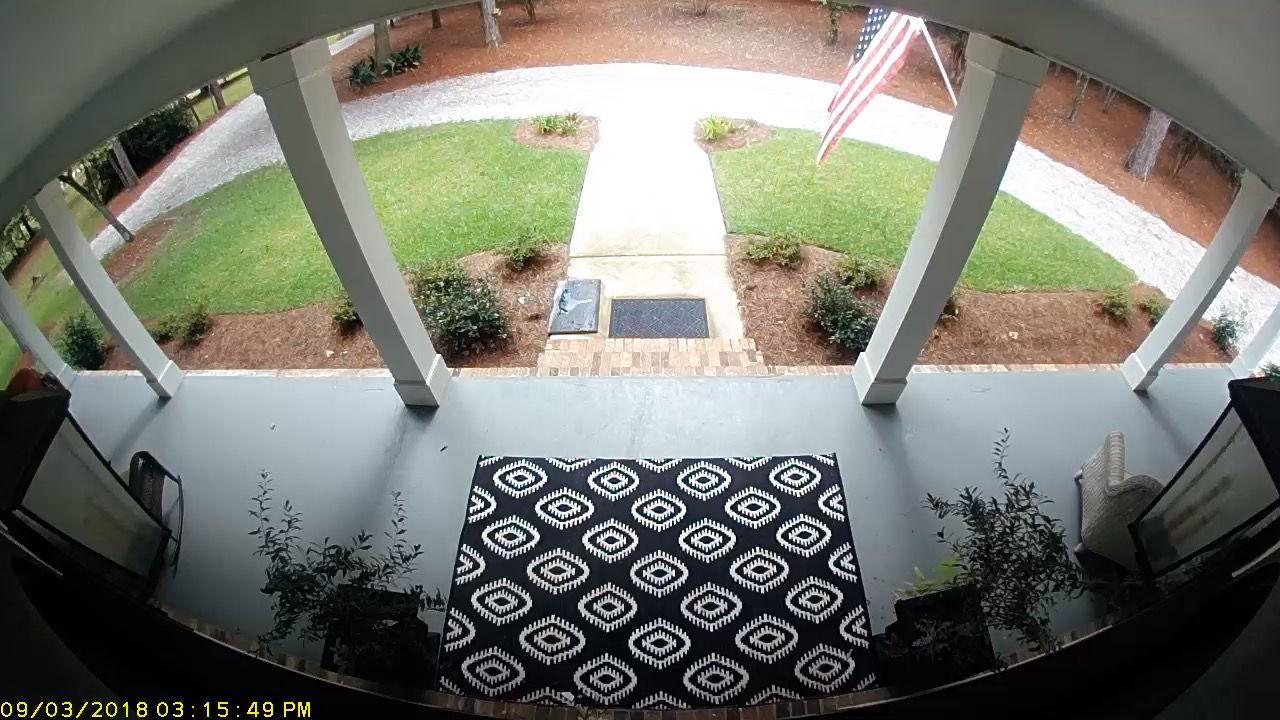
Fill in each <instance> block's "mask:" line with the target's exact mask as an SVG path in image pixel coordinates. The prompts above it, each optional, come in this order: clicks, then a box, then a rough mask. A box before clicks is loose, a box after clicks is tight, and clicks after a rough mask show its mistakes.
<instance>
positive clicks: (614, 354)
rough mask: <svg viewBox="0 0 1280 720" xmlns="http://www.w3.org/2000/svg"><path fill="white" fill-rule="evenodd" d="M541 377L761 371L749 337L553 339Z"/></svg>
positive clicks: (759, 358)
mask: <svg viewBox="0 0 1280 720" xmlns="http://www.w3.org/2000/svg"><path fill="white" fill-rule="evenodd" d="M546 347H547V349H546V350H544V351H543V352H542V354H541V355H539V356H538V374H539V375H763V374H765V373H766V372H767V368H766V367H765V362H764V358H763V357H762V356H761V354H760V351H759V350H757V349H756V343H755V341H754V340H752V339H750V338H695V339H689V338H635V339H630V338H550V339H548V340H547V346H546Z"/></svg>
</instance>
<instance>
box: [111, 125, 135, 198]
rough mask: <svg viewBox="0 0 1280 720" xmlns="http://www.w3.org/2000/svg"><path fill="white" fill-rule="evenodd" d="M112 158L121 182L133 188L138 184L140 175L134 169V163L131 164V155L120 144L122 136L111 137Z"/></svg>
mask: <svg viewBox="0 0 1280 720" xmlns="http://www.w3.org/2000/svg"><path fill="white" fill-rule="evenodd" d="M111 157H112V158H113V159H114V160H115V167H116V170H117V171H118V172H119V173H120V180H121V181H122V182H124V186H125V187H133V186H135V185H137V184H138V173H137V171H135V170H134V169H133V163H132V162H129V155H128V154H127V153H125V151H124V145H121V144H120V136H119V135H112V136H111Z"/></svg>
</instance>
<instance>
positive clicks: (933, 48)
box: [911, 17, 959, 107]
mask: <svg viewBox="0 0 1280 720" xmlns="http://www.w3.org/2000/svg"><path fill="white" fill-rule="evenodd" d="M911 19H912V20H913V21H914V22H915V23H916V24H918V25H919V26H920V34H921V35H923V36H924V41H925V42H926V43H929V52H931V53H933V61H934V62H935V63H937V64H938V72H940V73H942V82H943V83H944V84H946V86H947V94H948V95H950V96H951V105H952V107H954V106H956V105H958V104H959V103H957V102H956V91H955V90H952V89H951V78H950V77H948V76H947V69H946V68H944V67H943V66H942V56H940V55H938V46H937V45H934V44H933V36H932V35H930V34H929V26H928V25H925V24H924V19H923V18H919V17H913V18H911Z"/></svg>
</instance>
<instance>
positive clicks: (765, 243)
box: [742, 235, 800, 268]
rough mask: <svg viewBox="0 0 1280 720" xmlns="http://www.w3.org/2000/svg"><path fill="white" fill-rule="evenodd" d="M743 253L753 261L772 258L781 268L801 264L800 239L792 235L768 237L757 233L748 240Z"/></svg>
mask: <svg viewBox="0 0 1280 720" xmlns="http://www.w3.org/2000/svg"><path fill="white" fill-rule="evenodd" d="M742 254H743V255H744V256H745V257H746V258H747V259H748V260H750V261H751V262H757V263H759V262H764V261H766V260H772V261H773V262H774V264H775V265H777V266H778V267H781V268H789V267H795V266H796V265H799V264H800V241H799V240H796V239H795V238H791V237H766V236H764V235H756V236H753V237H751V238H749V239H748V240H747V243H746V245H744V246H743V248H742Z"/></svg>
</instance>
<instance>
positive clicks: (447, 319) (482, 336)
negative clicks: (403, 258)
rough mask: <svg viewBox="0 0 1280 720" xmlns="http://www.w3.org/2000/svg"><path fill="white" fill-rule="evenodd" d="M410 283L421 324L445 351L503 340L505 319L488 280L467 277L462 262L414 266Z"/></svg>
mask: <svg viewBox="0 0 1280 720" xmlns="http://www.w3.org/2000/svg"><path fill="white" fill-rule="evenodd" d="M409 282H410V285H411V286H412V288H413V300H414V304H416V305H417V306H418V312H419V313H421V314H422V324H423V325H425V326H426V328H427V330H429V331H430V332H431V335H432V336H433V337H434V338H435V340H436V343H437V344H438V345H439V346H440V347H441V348H443V349H444V351H445V352H446V353H449V354H453V355H457V354H460V353H463V352H466V351H468V350H471V349H473V348H479V347H484V346H487V345H492V344H494V343H496V342H498V341H500V340H505V339H506V337H507V321H506V318H504V317H503V316H502V310H501V308H500V307H499V305H498V293H497V291H495V290H494V288H493V283H492V282H490V281H489V280H487V279H485V280H478V279H473V278H469V277H467V272H466V269H465V268H463V267H462V265H461V264H459V263H457V262H452V261H444V262H433V263H428V264H426V265H422V266H420V267H417V268H414V269H413V270H411V271H410V278H409Z"/></svg>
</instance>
